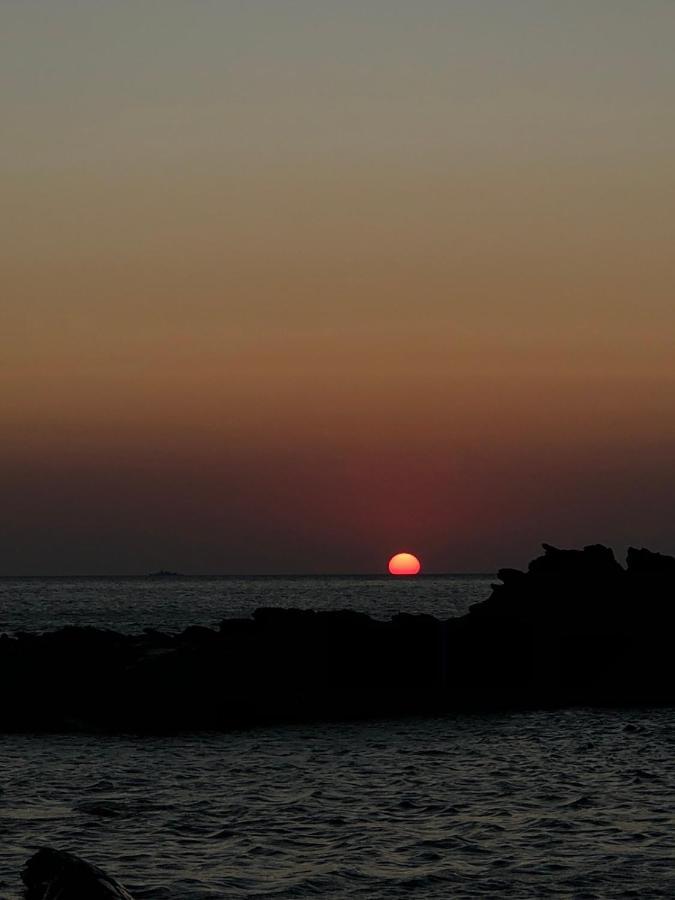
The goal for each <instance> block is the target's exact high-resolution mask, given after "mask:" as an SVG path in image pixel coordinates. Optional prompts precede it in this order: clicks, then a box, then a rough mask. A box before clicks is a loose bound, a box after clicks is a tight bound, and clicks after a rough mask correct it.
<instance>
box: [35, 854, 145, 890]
mask: <svg viewBox="0 0 675 900" xmlns="http://www.w3.org/2000/svg"><path fill="white" fill-rule="evenodd" d="M21 878H22V880H23V883H24V884H25V885H26V890H25V892H24V897H25V900H133V897H132V896H131V894H130V893H129V892H128V891H127V890H125V889H124V888H123V887H122V885H121V884H119V883H118V882H117V881H115V879H114V878H111V877H110V876H109V875H106V873H105V872H104V871H103V870H102V869H99V868H98V867H97V866H93V865H92V864H91V863H88V862H86V860H84V859H80V857H79V856H75V855H74V854H73V853H66V852H65V851H63V850H53V849H52V848H51V847H43V848H42V849H41V850H38V852H37V853H35V854H34V855H33V856H31V858H30V859H29V860H28V862H27V863H26V865H25V866H24V869H23V872H22V873H21Z"/></svg>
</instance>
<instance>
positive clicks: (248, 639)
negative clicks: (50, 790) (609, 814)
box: [0, 544, 675, 731]
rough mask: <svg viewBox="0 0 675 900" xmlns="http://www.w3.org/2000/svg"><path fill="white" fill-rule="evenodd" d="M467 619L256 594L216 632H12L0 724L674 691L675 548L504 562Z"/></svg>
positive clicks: (252, 717) (383, 709) (665, 695)
mask: <svg viewBox="0 0 675 900" xmlns="http://www.w3.org/2000/svg"><path fill="white" fill-rule="evenodd" d="M499 579H500V583H499V584H496V585H493V591H492V594H491V595H490V596H489V597H488V598H487V599H486V600H485V601H483V602H482V603H478V604H476V605H475V606H473V607H472V608H471V610H470V611H469V613H468V614H467V615H465V616H463V617H461V618H457V619H450V620H448V621H446V622H442V621H439V620H437V619H435V618H433V617H431V616H423V615H419V616H418V615H398V616H395V617H394V618H393V619H392V620H391V621H389V622H381V621H377V620H374V619H371V618H370V617H369V616H367V615H364V614H362V613H357V612H353V611H349V610H343V611H341V612H314V611H312V610H298V609H276V608H269V609H259V610H257V611H256V613H255V614H254V616H253V617H252V618H251V619H229V620H225V621H223V622H222V623H221V625H220V629H219V630H218V631H216V630H213V629H209V628H203V627H198V626H192V627H190V628H187V629H186V630H185V631H184V632H182V634H179V635H168V634H163V633H161V632H158V631H154V630H147V631H146V632H144V633H143V634H141V635H131V636H129V635H120V634H116V633H115V632H111V631H102V630H97V629H93V628H73V627H70V628H64V629H61V630H60V631H56V632H53V633H48V634H43V635H30V634H21V635H17V636H16V637H14V638H10V637H7V636H3V637H2V638H0V678H1V679H2V683H3V684H4V685H7V686H11V688H10V689H8V690H6V691H5V694H4V698H3V705H2V707H0V730H16V729H20V730H32V731H36V730H37V731H39V730H44V729H56V730H64V729H105V730H134V731H148V730H151V731H167V730H175V729H204V728H213V729H224V728H231V727H237V726H242V725H250V724H257V723H262V722H287V721H297V720H309V719H317V718H321V719H327V718H343V717H364V716H374V715H401V714H411V713H412V714H417V713H421V714H428V713H439V712H446V711H451V710H457V709H486V708H496V707H513V706H550V705H565V704H626V703H642V704H647V703H675V667H674V666H673V650H672V645H673V634H674V626H675V559H673V558H671V557H667V556H662V555H661V554H658V553H650V552H649V551H648V550H634V549H631V550H630V551H629V553H628V566H627V568H625V569H624V568H622V567H621V566H620V565H619V563H618V562H617V561H616V559H615V558H614V554H613V553H612V551H611V550H610V549H608V548H606V547H602V546H600V545H594V546H590V547H585V548H584V549H583V550H558V549H556V548H555V547H551V546H550V545H546V544H545V545H544V554H543V556H540V557H539V558H538V559H535V560H533V562H532V563H530V565H529V567H528V570H527V572H521V571H518V570H515V569H502V570H501V571H500V572H499Z"/></svg>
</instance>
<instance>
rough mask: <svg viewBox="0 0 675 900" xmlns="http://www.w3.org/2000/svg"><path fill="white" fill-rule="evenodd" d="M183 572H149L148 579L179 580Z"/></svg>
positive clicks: (161, 570)
mask: <svg viewBox="0 0 675 900" xmlns="http://www.w3.org/2000/svg"><path fill="white" fill-rule="evenodd" d="M182 574H183V573H182V572H169V571H168V569H160V570H159V572H148V574H147V576H146V577H147V578H178V577H180V576H181V575H182Z"/></svg>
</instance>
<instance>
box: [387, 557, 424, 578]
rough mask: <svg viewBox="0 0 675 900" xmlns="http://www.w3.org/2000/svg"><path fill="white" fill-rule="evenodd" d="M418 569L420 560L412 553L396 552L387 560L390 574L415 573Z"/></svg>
mask: <svg viewBox="0 0 675 900" xmlns="http://www.w3.org/2000/svg"><path fill="white" fill-rule="evenodd" d="M420 569H421V566H420V561H419V559H418V558H417V557H416V556H413V554H412V553H396V554H395V555H394V556H392V558H391V559H390V560H389V573H390V574H391V575H417V573H418V572H419V570H420Z"/></svg>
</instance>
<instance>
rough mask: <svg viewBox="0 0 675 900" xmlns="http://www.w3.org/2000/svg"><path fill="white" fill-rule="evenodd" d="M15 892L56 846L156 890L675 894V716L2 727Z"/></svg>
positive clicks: (6, 861)
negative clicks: (149, 730)
mask: <svg viewBox="0 0 675 900" xmlns="http://www.w3.org/2000/svg"><path fill="white" fill-rule="evenodd" d="M0 784H1V785H2V787H3V793H2V795H1V796H0V836H1V840H2V845H1V847H2V849H1V850H0V896H2V897H3V898H17V897H18V896H19V890H20V887H19V880H18V873H19V870H20V867H21V864H22V863H23V861H24V860H25V859H26V858H27V857H28V856H29V855H30V853H31V852H32V851H33V850H34V849H35V848H36V847H38V846H40V845H44V844H47V845H51V846H56V847H60V848H69V849H71V850H73V851H75V852H79V853H81V854H83V855H84V856H85V857H87V858H88V859H89V860H91V861H92V862H95V863H97V864H99V865H101V866H103V867H104V868H105V869H106V870H108V871H109V872H110V873H111V874H113V875H115V876H116V877H118V878H119V879H120V880H121V881H122V882H123V883H124V884H125V885H126V886H127V888H129V889H130V890H131V892H132V894H133V895H134V896H135V897H136V898H138V900H140V898H156V900H163V898H167V900H168V898H170V900H204V898H214V897H220V898H245V897H246V898H261V900H262V898H291V897H312V896H321V897H330V898H368V900H373V898H383V900H384V898H407V897H410V896H416V897H421V898H428V900H435V898H438V900H440V898H443V900H445V898H448V897H453V898H464V897H467V898H468V897H489V898H498V897H519V898H526V897H527V898H541V897H577V898H614V897H616V898H619V897H622V898H628V897H632V898H636V897H640V898H656V897H673V896H675V841H674V840H673V838H674V837H675V718H674V716H673V714H672V712H671V711H666V710H641V711H626V710H624V711H621V712H612V711H608V710H602V711H592V710H588V709H579V710H568V711H563V712H531V713H514V714H511V715H504V714H500V715H493V716H456V717H448V718H440V719H407V720H402V721H396V722H395V721H378V722H372V723H358V724H353V723H352V724H347V723H345V724H340V723H335V724H330V725H326V726H320V725H314V726H312V727H298V726H294V727H287V728H274V729H257V730H252V731H246V732H238V733H232V734H228V735H219V734H192V735H184V736H178V737H170V738H142V739H140V738H134V737H101V736H58V735H52V736H48V737H35V736H30V735H27V736H6V737H4V738H2V739H0Z"/></svg>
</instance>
